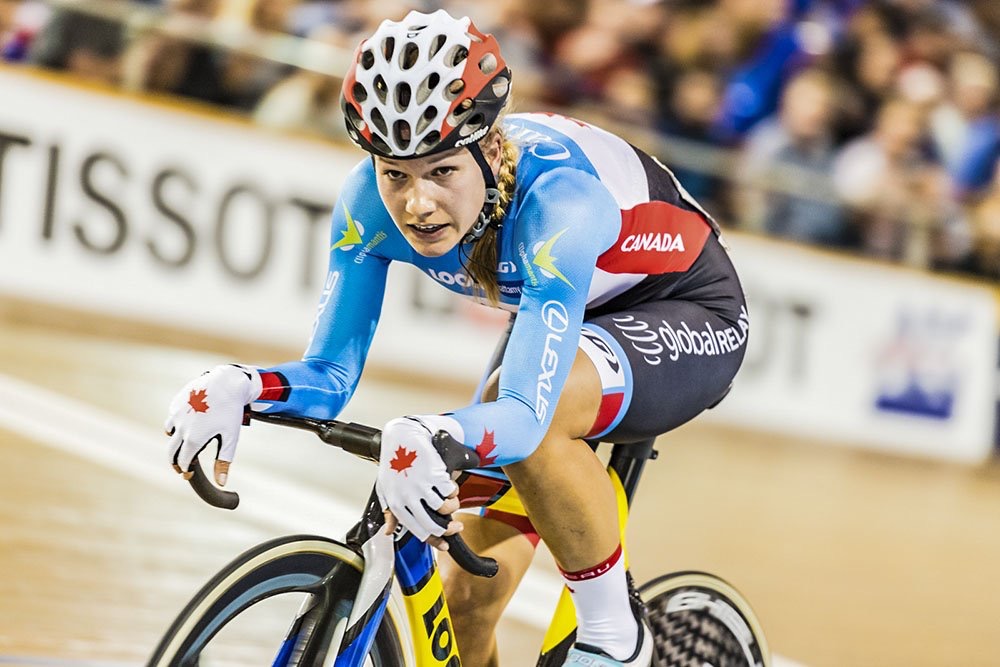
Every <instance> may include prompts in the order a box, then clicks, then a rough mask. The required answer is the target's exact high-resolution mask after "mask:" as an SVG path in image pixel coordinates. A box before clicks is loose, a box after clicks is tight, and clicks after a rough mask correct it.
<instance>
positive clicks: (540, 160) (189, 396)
mask: <svg viewBox="0 0 1000 667" xmlns="http://www.w3.org/2000/svg"><path fill="white" fill-rule="evenodd" d="M510 85H511V75H510V71H509V69H508V68H507V67H506V65H505V63H504V60H503V57H502V56H501V54H500V50H499V48H498V46H497V43H496V40H495V39H494V38H493V37H492V36H489V35H484V34H482V33H480V32H479V31H478V30H477V29H476V28H475V27H474V26H473V25H472V23H471V22H470V20H469V19H468V18H462V19H455V18H452V17H451V16H449V15H448V14H447V13H445V12H444V11H443V10H439V11H437V12H434V13H433V14H421V13H418V12H411V13H410V14H409V15H407V16H406V18H404V19H403V20H402V21H401V22H391V21H385V22H383V23H382V24H381V26H380V27H379V28H378V30H377V31H376V32H375V34H373V35H372V36H371V37H370V38H369V39H367V40H365V41H364V42H362V43H361V45H360V46H359V48H358V51H357V53H356V57H355V59H354V64H353V65H352V67H351V69H350V71H349V72H348V73H347V75H346V77H345V79H344V85H343V94H342V106H343V110H344V115H345V117H346V122H347V129H348V133H349V134H350V136H351V138H352V139H353V141H354V142H355V143H356V144H357V145H358V146H360V147H361V148H362V149H364V150H365V151H367V152H368V153H369V154H370V159H365V160H364V161H363V162H361V163H360V164H359V165H358V166H357V167H356V168H355V169H354V170H353V171H352V172H351V174H350V176H349V177H348V179H347V182H346V183H345V184H344V188H343V192H342V194H341V196H340V199H339V201H338V202H337V203H336V207H335V211H334V216H333V228H332V235H331V239H332V245H331V249H330V269H329V274H328V277H327V280H326V285H325V288H324V292H323V296H322V299H321V305H320V309H319V314H318V316H317V321H316V324H315V330H314V333H313V338H312V340H311V342H310V344H309V347H308V350H307V352H306V354H305V357H304V358H303V360H302V361H299V362H293V363H287V364H283V365H280V366H277V367H275V368H269V369H257V368H251V367H246V366H235V365H231V366H220V367H217V368H215V369H213V370H211V371H209V372H208V373H206V374H204V375H202V376H201V377H199V378H196V379H195V380H193V381H192V382H191V383H189V384H188V385H187V386H185V387H184V388H183V389H182V390H181V392H180V393H179V394H178V395H177V397H176V398H175V399H174V401H173V403H172V405H171V409H170V416H169V418H168V419H167V423H166V429H167V432H168V434H170V435H171V442H170V456H171V460H172V462H173V464H174V467H175V469H176V470H177V471H178V472H180V473H184V474H187V473H186V471H187V470H188V469H189V467H190V464H191V460H192V458H193V457H194V456H196V455H197V454H198V452H200V451H201V450H202V449H204V448H205V447H206V446H207V445H208V444H209V443H210V442H212V441H213V440H216V444H217V446H218V456H217V460H216V467H215V473H216V480H217V482H218V483H219V484H224V483H225V481H226V477H227V474H228V470H229V462H230V461H232V459H233V454H234V452H235V448H236V439H237V435H238V431H239V426H240V423H241V419H242V414H243V409H244V406H245V405H247V404H250V403H253V404H254V408H255V409H259V410H260V409H264V410H270V411H273V412H280V413H289V414H295V415H307V416H312V417H316V418H323V419H326V418H333V417H336V416H337V414H338V413H339V412H340V410H341V408H342V407H343V406H344V404H345V403H346V402H347V400H348V398H349V397H350V396H351V394H352V392H353V391H354V388H355V386H356V383H357V381H358V378H359V376H360V374H361V370H362V366H363V364H364V360H365V356H366V353H367V351H368V347H369V344H370V342H371V340H372V336H373V333H374V331H375V327H376V324H377V322H378V318H379V311H380V309H381V301H382V295H383V291H384V286H385V280H386V272H387V269H388V266H389V264H390V263H391V262H393V261H402V262H408V263H410V264H413V265H415V266H417V267H419V268H420V269H422V270H424V271H426V272H427V273H428V274H429V275H430V276H431V277H434V278H436V279H439V277H447V278H449V279H450V280H448V282H447V283H445V282H443V281H442V280H440V279H439V282H441V283H442V284H443V285H444V286H445V287H447V288H448V289H451V290H453V291H457V292H463V293H465V294H467V296H469V297H470V298H473V299H477V300H480V301H482V302H485V303H488V304H491V305H493V306H495V307H498V308H503V309H506V310H509V311H512V312H516V314H517V315H516V320H515V322H514V325H513V330H512V332H511V335H510V341H509V345H508V347H507V352H506V353H505V355H504V357H503V360H502V365H501V367H500V369H499V370H498V372H497V373H494V374H493V376H491V377H489V378H486V379H484V382H483V387H482V391H481V397H482V398H481V401H480V402H478V403H476V404H473V405H470V406H467V407H463V408H460V409H457V410H454V411H453V412H448V413H444V414H440V415H417V416H407V417H401V418H399V419H394V420H392V421H390V422H389V423H388V424H386V426H385V430H384V432H383V437H382V454H381V460H380V464H379V471H378V478H377V490H378V493H379V497H380V500H381V501H382V506H383V507H384V508H386V510H387V512H390V513H391V514H390V515H389V516H388V517H387V518H388V519H389V521H388V524H389V527H390V529H391V527H392V526H394V525H395V522H396V521H397V520H398V522H399V523H402V525H403V526H405V527H406V528H407V529H408V530H409V531H410V532H412V533H413V534H414V535H415V536H416V537H418V538H420V539H423V540H428V541H430V542H432V543H434V544H436V545H438V546H440V545H442V544H443V543H442V542H441V541H440V537H441V536H442V535H444V534H445V533H453V532H455V531H457V530H460V529H462V528H463V524H464V533H463V534H464V536H465V538H466V540H467V541H468V543H469V544H470V546H472V547H473V548H474V549H475V550H477V551H479V552H480V553H483V554H485V555H489V556H492V557H494V558H496V559H497V560H498V561H500V563H501V569H500V573H501V574H500V575H499V576H498V577H496V578H495V579H491V580H483V579H476V578H473V577H471V576H469V575H466V574H464V573H463V572H462V571H461V570H459V569H458V568H456V567H444V568H443V570H444V572H445V585H446V591H447V596H448V601H449V604H450V606H451V607H452V611H453V619H454V622H455V634H456V638H457V640H458V642H459V646H460V649H461V653H462V656H463V658H464V660H465V664H468V665H471V666H473V667H477V666H479V665H495V664H497V648H496V641H495V638H494V630H495V627H496V625H497V622H498V620H499V617H500V614H501V612H502V611H503V609H504V606H505V605H506V604H507V602H508V600H509V599H510V597H511V595H512V594H513V592H514V589H515V588H516V586H517V584H518V582H519V581H520V579H521V577H522V575H523V574H524V572H525V571H526V569H527V567H528V565H529V563H530V561H531V558H532V554H533V550H534V546H535V544H537V540H538V538H539V536H541V537H542V538H544V539H545V542H546V544H547V545H548V546H549V548H550V549H551V551H552V554H553V556H554V557H555V559H556V561H557V563H558V565H559V567H560V569H561V570H562V572H563V576H564V577H565V580H566V583H567V585H568V587H569V589H570V592H571V594H572V597H573V602H574V604H575V607H576V613H577V618H578V622H579V628H578V632H577V640H576V645H575V646H574V648H573V649H572V650H571V652H570V655H569V658H568V660H567V663H566V664H580V665H648V664H649V663H650V660H651V655H652V650H653V647H652V639H651V636H650V633H649V630H648V628H646V627H645V625H644V623H643V621H642V619H641V618H640V617H639V616H638V614H637V613H636V612H635V611H633V609H632V608H631V606H630V603H629V594H628V587H627V583H626V576H625V570H624V564H623V561H622V557H621V545H620V543H619V531H618V525H617V516H616V508H615V499H614V491H613V488H612V485H611V482H610V480H609V479H608V476H607V474H606V473H605V472H604V469H603V467H602V465H601V464H600V462H599V460H598V459H597V457H596V456H594V454H593V452H592V451H591V449H590V448H589V447H588V446H587V444H586V442H585V441H584V439H585V438H601V439H603V440H608V441H616V442H634V441H638V440H641V439H644V438H648V437H651V436H653V435H656V434H660V433H664V432H666V431H669V430H671V429H673V428H675V427H677V426H679V425H681V424H683V423H684V422H686V421H688V420H690V419H691V418H693V417H694V416H695V415H697V414H698V413H700V412H701V411H702V410H704V409H705V408H706V407H708V406H711V405H712V404H714V403H715V402H717V401H718V400H719V399H720V398H721V397H722V396H723V395H724V394H725V392H726V391H727V389H728V387H729V385H730V383H731V381H732V379H733V376H734V375H735V374H736V371H737V369H738V368H739V366H740V363H741V362H742V359H743V355H744V351H745V343H746V338H747V331H748V319H747V312H746V308H745V304H744V299H743V293H742V290H741V288H740V284H739V281H738V279H737V277H736V273H735V271H734V269H733V266H732V264H731V263H730V261H729V259H728V256H727V253H726V250H725V249H724V246H723V244H722V242H721V240H720V238H719V228H718V226H717V225H716V223H715V222H714V221H713V220H712V219H711V218H710V217H709V216H708V215H707V214H706V213H705V212H704V211H703V210H702V209H701V208H700V207H699V206H698V204H697V203H695V202H694V201H693V200H692V199H691V197H690V196H689V195H688V194H687V193H686V192H685V191H684V189H683V188H682V187H681V186H680V184H679V183H678V182H677V181H676V179H675V178H674V177H673V175H672V174H671V172H670V171H668V170H667V169H666V168H665V167H663V166H662V165H661V164H660V163H659V162H657V161H656V160H655V159H653V158H651V157H649V156H648V155H646V154H645V153H643V152H642V151H640V150H638V149H636V148H634V147H633V146H631V145H629V144H628V143H626V142H625V141H623V140H622V139H620V138H618V137H616V136H614V135H612V134H610V133H608V132H605V131H603V130H601V129H598V128H596V127H594V126H592V125H589V124H586V123H582V122H578V121H575V120H572V119H569V118H564V117H560V116H553V115H550V114H511V115H508V116H506V117H502V114H503V112H504V107H505V104H506V102H507V99H508V96H509V93H510ZM362 221H363V225H362V224H360V223H361V222H362ZM362 228H363V231H362ZM458 276H464V278H465V279H464V280H458V279H456V277H458ZM461 285H466V286H471V287H462V286H461ZM446 336H447V334H446V332H442V344H447V338H446ZM439 429H444V430H446V431H448V432H449V433H451V435H452V436H454V437H455V438H456V439H458V440H459V441H461V442H464V443H465V444H466V445H467V446H469V447H476V448H477V449H478V451H479V452H480V454H481V456H482V457H483V462H484V463H485V464H486V465H488V466H492V467H495V468H497V469H498V470H497V474H500V470H499V469H502V472H503V473H504V474H506V475H507V476H508V477H509V479H510V481H511V482H512V483H513V485H514V487H515V489H516V490H517V492H518V494H519V496H520V498H521V500H522V501H523V503H524V506H525V508H526V509H527V513H528V516H529V517H530V521H528V520H525V519H524V517H513V516H510V515H505V514H502V513H496V512H493V513H491V512H489V511H487V512H486V514H485V515H484V516H482V517H479V516H468V515H462V523H461V524H459V523H458V522H457V521H453V522H452V523H451V524H449V525H448V527H447V528H442V527H440V526H439V525H438V523H436V522H435V521H434V519H433V517H432V512H434V511H437V512H440V513H441V514H450V513H452V512H454V511H455V510H456V509H458V499H457V497H456V493H457V489H456V485H455V483H454V482H453V481H452V479H451V478H450V477H449V476H448V474H447V473H446V472H445V467H444V464H443V463H442V461H441V459H440V457H439V456H438V454H437V452H436V451H435V450H434V448H433V447H432V445H431V434H432V433H435V432H436V431H438V430H439ZM536 530H537V532H536ZM443 560H445V561H446V560H447V558H444V559H443Z"/></svg>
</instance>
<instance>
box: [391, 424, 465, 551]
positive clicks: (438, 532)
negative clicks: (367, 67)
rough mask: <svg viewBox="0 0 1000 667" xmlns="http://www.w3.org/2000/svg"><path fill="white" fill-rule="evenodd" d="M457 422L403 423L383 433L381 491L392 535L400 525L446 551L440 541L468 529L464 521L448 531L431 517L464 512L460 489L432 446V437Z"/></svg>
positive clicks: (452, 523)
mask: <svg viewBox="0 0 1000 667" xmlns="http://www.w3.org/2000/svg"><path fill="white" fill-rule="evenodd" d="M453 421H454V420H452V419H450V418H448V417H440V416H437V415H433V416H427V417H419V418H418V417H401V418H399V419H393V420H392V421H390V422H389V423H388V424H386V425H385V428H384V429H382V449H381V452H380V454H379V464H378V479H377V480H376V482H375V490H376V492H377V493H378V499H379V502H380V503H381V504H382V509H383V510H385V512H386V532H389V533H391V532H393V531H395V529H396V523H397V521H398V522H399V523H400V524H402V525H403V527H404V528H406V529H407V530H408V531H410V532H411V533H412V534H413V535H414V537H416V538H417V539H419V540H422V541H425V542H428V543H429V544H432V545H433V546H436V547H437V548H439V549H444V550H446V549H447V548H448V547H447V544H445V542H444V540H443V539H440V538H441V537H442V536H444V535H452V534H454V533H457V532H458V531H460V530H461V529H462V524H461V523H459V522H458V521H451V522H450V523H449V524H448V525H447V526H446V527H445V526H441V525H440V524H438V523H437V522H436V521H435V520H434V518H432V516H431V512H432V511H434V512H438V513H439V514H446V515H447V514H451V513H452V512H454V511H455V510H457V509H458V507H459V502H458V485H457V484H455V482H454V481H453V480H452V478H451V475H449V474H448V470H447V468H446V467H445V464H444V461H442V460H441V455H440V454H438V453H437V450H436V449H434V445H433V444H432V443H431V435H432V433H434V432H436V431H437V430H439V429H441V428H446V427H447V426H449V425H451V424H449V423H447V422H453ZM438 422H442V423H438ZM446 430H449V432H450V431H451V430H452V429H447V428H446Z"/></svg>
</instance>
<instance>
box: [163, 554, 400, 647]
mask: <svg viewBox="0 0 1000 667" xmlns="http://www.w3.org/2000/svg"><path fill="white" fill-rule="evenodd" d="M363 568H364V561H363V560H362V558H361V556H359V555H358V554H357V553H356V552H355V551H353V550H352V549H350V548H348V547H347V546H345V545H343V544H340V543H339V542H335V541H333V540H329V539H327V538H324V537H314V536H302V535H299V536H290V537H282V538H278V539H275V540H271V541H269V542H265V543H263V544H261V545H259V546H257V547H254V548H252V549H250V550H249V551H247V552H245V553H244V554H242V555H241V556H239V557H238V558H236V559H235V560H234V561H233V562H231V563H230V564H229V565H227V566H226V567H225V568H223V569H222V571H220V572H219V573H218V574H217V575H215V577H213V578H212V580H211V581H209V582H208V583H207V584H205V586H203V587H202V589H201V590H200V591H198V593H197V594H196V595H195V596H194V598H193V599H192V600H191V601H190V602H189V603H188V604H187V606H186V607H185V608H184V610H183V611H181V613H180V615H178V617H177V619H176V620H175V621H174V623H173V625H171V626H170V629H169V630H168V631H167V633H166V634H165V635H164V637H163V639H162V640H161V641H160V643H159V645H158V646H157V647H156V650H155V651H154V653H153V656H152V657H151V658H150V659H149V662H147V667H207V666H208V665H216V664H218V665H228V664H251V662H252V663H253V664H260V663H259V660H257V659H253V660H251V659H250V658H249V657H248V656H246V655H241V654H240V652H241V651H244V650H246V648H247V647H246V644H247V643H248V642H247V641H246V640H245V639H243V638H238V639H237V640H235V641H233V642H231V645H227V644H226V642H225V640H224V637H225V635H226V634H227V633H228V632H235V631H230V630H229V628H230V627H231V626H238V625H239V623H240V621H239V620H238V619H248V618H252V617H253V616H254V615H255V614H256V616H258V617H260V616H265V617H266V618H263V619H255V621H256V622H257V625H252V627H250V629H249V630H246V631H244V634H248V633H249V634H250V635H251V636H252V637H253V638H255V639H256V638H259V637H260V636H261V635H266V634H267V632H262V631H261V630H260V629H259V628H260V627H262V626H265V625H268V624H270V625H273V624H274V623H280V624H281V627H280V630H281V634H280V635H277V639H276V640H275V644H276V645H273V646H272V647H269V648H273V650H270V651H269V653H268V655H269V659H271V660H273V663H272V664H273V665H274V667H291V666H292V665H295V666H297V667H313V666H314V665H315V666H317V667H319V666H320V665H323V664H324V659H325V658H326V657H327V656H326V654H327V650H328V649H329V646H330V641H331V638H332V636H333V632H334V628H336V626H337V623H338V621H340V619H342V618H346V617H347V615H349V614H350V611H351V608H352V605H353V602H354V597H355V595H356V593H357V591H358V586H359V585H360V582H361V573H362V570H363ZM289 598H290V599H289ZM281 599H286V601H285V602H284V603H282V602H279V600H281ZM265 601H267V602H266V603H265ZM282 604H283V605H284V606H282ZM256 605H261V606H263V607H267V609H265V611H266V612H267V613H266V614H260V613H257V612H255V610H254V609H253V608H254V607H255V606H256ZM289 605H294V606H289ZM295 607H299V609H300V614H299V615H298V616H297V617H296V618H294V620H292V622H291V629H290V630H288V626H289V621H290V620H291V616H292V615H291V614H289V610H294V608H295ZM277 610H281V611H282V612H283V613H280V614H279V613H276V611H277ZM274 616H278V617H279V618H277V619H276V618H273V617H274ZM286 630H287V631H286ZM282 637H283V639H282ZM406 662H407V661H406V660H405V659H404V652H403V648H402V643H401V641H400V635H399V631H398V626H397V624H396V622H395V619H394V618H393V614H392V613H391V612H387V613H386V614H385V616H384V618H383V621H382V623H381V625H380V626H379V629H378V631H377V633H376V635H375V640H374V644H373V646H372V649H371V651H370V653H369V655H368V657H367V658H366V660H365V662H364V665H365V667H368V666H371V667H399V666H400V665H404V664H406Z"/></svg>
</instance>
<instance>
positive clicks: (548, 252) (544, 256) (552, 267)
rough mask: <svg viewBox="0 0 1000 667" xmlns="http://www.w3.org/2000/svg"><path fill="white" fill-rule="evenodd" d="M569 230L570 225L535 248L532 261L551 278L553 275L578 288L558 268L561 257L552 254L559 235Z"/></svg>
mask: <svg viewBox="0 0 1000 667" xmlns="http://www.w3.org/2000/svg"><path fill="white" fill-rule="evenodd" d="M567 231H569V227H567V228H566V229H564V230H562V231H561V232H559V233H558V234H556V235H555V236H553V237H552V238H550V239H549V240H548V241H545V242H544V243H542V244H541V247H539V248H537V250H535V256H534V257H533V258H532V260H531V263H532V264H534V265H535V266H537V267H538V268H540V269H541V270H542V274H543V275H547V276H549V277H550V278H552V277H555V278H558V279H559V280H561V281H563V282H564V283H566V284H567V285H569V286H570V287H571V288H572V289H576V288H575V287H573V283H571V282H570V281H569V280H568V279H567V278H566V276H564V275H563V274H562V272H561V271H560V270H559V269H557V268H556V260H558V259H559V258H558V257H555V256H554V255H553V254H552V246H554V245H555V244H556V241H558V240H559V237H560V236H562V235H563V234H565V233H566V232H567Z"/></svg>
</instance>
